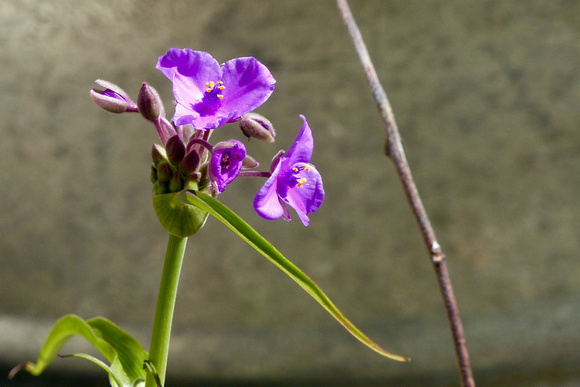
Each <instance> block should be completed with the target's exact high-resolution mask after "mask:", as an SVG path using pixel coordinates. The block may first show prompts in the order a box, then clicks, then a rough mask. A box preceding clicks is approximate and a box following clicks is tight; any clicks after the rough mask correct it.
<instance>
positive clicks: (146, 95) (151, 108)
mask: <svg viewBox="0 0 580 387" xmlns="http://www.w3.org/2000/svg"><path fill="white" fill-rule="evenodd" d="M137 106H138V107H139V112H140V113H141V115H142V116H143V117H145V119H146V120H149V121H155V120H157V119H158V118H159V117H161V116H165V108H164V107H163V102H162V101H161V97H160V96H159V93H157V90H155V89H154V88H153V87H151V86H149V85H148V84H147V83H145V82H143V86H141V89H140V90H139V95H138V96H137Z"/></svg>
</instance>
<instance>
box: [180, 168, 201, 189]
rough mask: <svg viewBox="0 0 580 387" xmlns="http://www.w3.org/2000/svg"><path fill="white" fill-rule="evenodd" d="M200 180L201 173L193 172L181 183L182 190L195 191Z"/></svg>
mask: <svg viewBox="0 0 580 387" xmlns="http://www.w3.org/2000/svg"><path fill="white" fill-rule="evenodd" d="M200 180H201V173H199V172H194V173H192V174H191V175H189V176H188V177H187V178H186V179H185V182H184V183H183V189H191V190H194V191H197V190H198V188H199V181H200Z"/></svg>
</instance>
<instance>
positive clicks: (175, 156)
mask: <svg viewBox="0 0 580 387" xmlns="http://www.w3.org/2000/svg"><path fill="white" fill-rule="evenodd" d="M165 150H166V151H167V158H168V159H169V162H170V163H171V164H172V165H175V166H177V165H179V163H180V162H181V160H183V156H185V145H184V144H183V141H181V138H179V136H178V135H175V136H173V137H171V138H170V139H169V140H167V144H165Z"/></svg>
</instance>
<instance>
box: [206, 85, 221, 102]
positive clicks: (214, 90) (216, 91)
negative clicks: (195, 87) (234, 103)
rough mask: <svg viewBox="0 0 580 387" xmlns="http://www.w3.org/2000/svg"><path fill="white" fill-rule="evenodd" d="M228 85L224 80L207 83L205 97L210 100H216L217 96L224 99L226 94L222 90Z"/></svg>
mask: <svg viewBox="0 0 580 387" xmlns="http://www.w3.org/2000/svg"><path fill="white" fill-rule="evenodd" d="M225 88H226V87H225V86H224V83H223V82H222V81H217V82H214V81H211V82H206V83H205V98H207V99H210V100H215V99H216V98H218V99H222V98H223V97H224V95H223V94H222V90H224V89H225Z"/></svg>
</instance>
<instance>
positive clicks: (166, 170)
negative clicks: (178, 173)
mask: <svg viewBox="0 0 580 387" xmlns="http://www.w3.org/2000/svg"><path fill="white" fill-rule="evenodd" d="M171 176H173V171H172V170H171V167H170V166H169V164H167V163H166V162H165V161H162V162H160V163H159V164H157V180H158V181H160V182H162V183H167V182H169V180H171Z"/></svg>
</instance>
